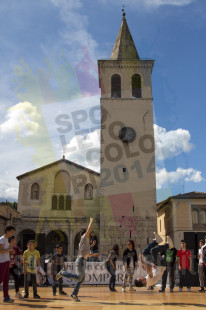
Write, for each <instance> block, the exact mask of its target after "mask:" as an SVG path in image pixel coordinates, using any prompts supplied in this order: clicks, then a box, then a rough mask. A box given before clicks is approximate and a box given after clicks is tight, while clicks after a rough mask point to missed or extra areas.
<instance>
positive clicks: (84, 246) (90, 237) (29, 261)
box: [0, 218, 206, 303]
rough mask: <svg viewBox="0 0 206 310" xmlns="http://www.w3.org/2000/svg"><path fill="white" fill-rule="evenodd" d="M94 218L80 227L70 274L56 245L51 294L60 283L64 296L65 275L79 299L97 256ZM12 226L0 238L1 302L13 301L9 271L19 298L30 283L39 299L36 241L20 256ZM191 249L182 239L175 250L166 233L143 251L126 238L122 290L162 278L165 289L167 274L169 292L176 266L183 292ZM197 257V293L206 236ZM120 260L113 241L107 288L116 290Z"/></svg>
mask: <svg viewBox="0 0 206 310" xmlns="http://www.w3.org/2000/svg"><path fill="white" fill-rule="evenodd" d="M92 224H93V218H91V219H90V223H89V225H88V227H87V229H82V230H81V239H80V242H79V251H78V257H77V259H76V262H75V268H76V273H70V272H68V271H67V270H66V264H65V262H66V257H65V256H64V254H63V247H62V245H61V244H58V245H57V246H56V253H55V254H53V256H52V260H51V271H50V275H51V277H52V279H53V285H52V289H53V296H56V286H57V284H58V286H59V294H60V295H67V293H66V292H64V291H63V281H62V278H63V277H66V278H69V279H72V280H74V281H75V282H76V285H75V287H74V289H73V292H72V294H71V298H72V299H73V300H74V301H77V302H78V301H79V298H78V293H79V289H80V287H81V284H82V283H83V282H84V279H85V269H86V262H87V261H91V260H92V259H95V260H96V259H97V257H98V255H99V254H98V247H97V238H96V236H95V235H94V233H93V232H91V228H92ZM14 232H15V228H14V227H13V226H7V227H6V229H5V234H4V235H3V236H2V237H0V283H3V294H4V302H7V303H12V302H14V300H13V299H11V297H10V296H9V293H8V283H9V278H10V274H12V275H13V278H14V281H15V289H16V297H17V298H19V299H22V298H28V297H29V284H30V282H31V283H32V286H33V297H34V298H38V299H39V298H40V296H39V295H38V294H37V281H36V273H37V272H41V266H40V253H39V251H37V250H36V249H35V241H34V240H30V241H28V243H27V250H26V251H24V253H23V255H21V251H20V249H19V248H18V247H17V246H16V238H15V236H14ZM191 257H192V256H191V252H190V250H188V249H187V247H186V242H185V241H184V240H181V249H180V250H178V251H177V249H176V248H175V247H174V244H173V241H172V239H171V238H170V237H169V236H168V237H167V242H165V243H163V240H162V238H161V237H160V236H159V235H158V234H157V233H154V239H153V241H152V242H151V243H150V244H148V245H147V246H146V247H145V249H144V250H143V251H142V253H140V254H139V259H138V256H137V252H136V250H135V244H134V241H133V240H131V239H129V240H128V242H127V248H126V249H125V250H124V251H123V257H122V260H123V283H122V292H126V285H127V282H128V283H129V292H133V291H135V289H134V287H133V283H134V285H135V286H136V287H142V286H147V288H148V289H153V287H154V285H155V283H156V282H157V281H158V280H159V279H160V278H161V277H162V287H161V289H160V290H159V292H160V293H163V292H165V289H166V283H167V277H168V275H169V284H170V292H173V289H174V285H175V269H176V265H178V268H179V278H180V281H179V292H182V289H183V286H187V289H188V291H189V292H190V291H191V285H190V276H191V274H190V273H191V267H192V259H191ZM198 258H199V265H198V270H199V280H200V290H199V291H200V292H204V281H205V276H206V237H205V244H204V242H203V240H201V241H200V250H199V254H198ZM118 259H119V246H118V244H115V245H114V246H113V248H112V249H111V251H110V253H109V255H108V257H107V259H106V261H105V267H106V269H107V270H108V272H109V273H110V275H111V277H110V281H109V290H110V291H111V292H116V288H115V282H116V262H117V260H118ZM17 262H19V263H20V264H22V265H23V273H24V296H22V295H21V293H20V291H19V275H18V267H17ZM136 268H142V269H143V270H144V272H145V276H143V277H139V278H137V279H135V280H133V276H134V271H135V269H136Z"/></svg>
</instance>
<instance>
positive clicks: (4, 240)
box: [0, 226, 15, 303]
mask: <svg viewBox="0 0 206 310" xmlns="http://www.w3.org/2000/svg"><path fill="white" fill-rule="evenodd" d="M14 231H15V228H14V226H7V227H6V229H5V235H4V236H2V237H1V238H0V283H3V294H4V302H8V303H12V302H14V300H13V299H11V298H10V296H9V292H8V290H9V262H10V255H9V253H10V252H13V246H12V245H9V242H8V239H9V237H12V236H13V234H14Z"/></svg>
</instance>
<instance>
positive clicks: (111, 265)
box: [105, 244, 119, 292]
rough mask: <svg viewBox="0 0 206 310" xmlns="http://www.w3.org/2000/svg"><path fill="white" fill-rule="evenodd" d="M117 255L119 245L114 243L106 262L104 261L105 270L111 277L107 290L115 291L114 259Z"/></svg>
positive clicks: (115, 259)
mask: <svg viewBox="0 0 206 310" xmlns="http://www.w3.org/2000/svg"><path fill="white" fill-rule="evenodd" d="M118 256H119V246H118V244H115V245H114V246H113V248H112V250H111V252H110V253H109V255H108V257H107V259H106V262H105V267H106V269H107V271H109V273H110V275H111V277H110V281H109V290H110V291H111V292H116V289H115V282H116V273H115V271H116V261H117V258H118Z"/></svg>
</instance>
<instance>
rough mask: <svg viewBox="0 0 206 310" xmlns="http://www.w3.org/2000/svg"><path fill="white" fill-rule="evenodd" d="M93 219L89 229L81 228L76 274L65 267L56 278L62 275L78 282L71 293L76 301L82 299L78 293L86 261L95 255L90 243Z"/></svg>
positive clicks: (82, 280) (83, 276)
mask: <svg viewBox="0 0 206 310" xmlns="http://www.w3.org/2000/svg"><path fill="white" fill-rule="evenodd" d="M93 221H94V219H93V218H90V223H89V226H88V228H87V230H86V229H82V230H81V239H80V242H79V252H78V257H77V259H76V262H75V269H76V274H75V273H70V272H67V271H65V270H64V269H62V270H61V271H60V272H59V273H57V275H56V280H59V279H60V278H62V277H66V278H69V279H72V280H74V281H76V282H77V283H76V285H75V287H74V290H73V292H72V294H71V297H72V298H73V299H74V301H80V300H79V298H78V293H79V289H80V287H81V284H82V283H83V282H84V278H85V269H86V261H87V259H88V257H90V256H93V254H90V243H89V241H90V240H89V237H90V232H91V228H92V224H93ZM94 255H95V254H94Z"/></svg>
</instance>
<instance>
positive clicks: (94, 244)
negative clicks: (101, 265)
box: [89, 231, 98, 262]
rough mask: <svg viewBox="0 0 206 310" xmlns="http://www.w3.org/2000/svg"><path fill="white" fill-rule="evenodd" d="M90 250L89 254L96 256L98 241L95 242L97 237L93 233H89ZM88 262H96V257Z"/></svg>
mask: <svg viewBox="0 0 206 310" xmlns="http://www.w3.org/2000/svg"><path fill="white" fill-rule="evenodd" d="M90 250H91V254H98V240H97V236H96V235H95V233H94V231H91V233H90ZM89 261H91V262H96V261H98V256H95V257H91V258H90V259H89Z"/></svg>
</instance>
